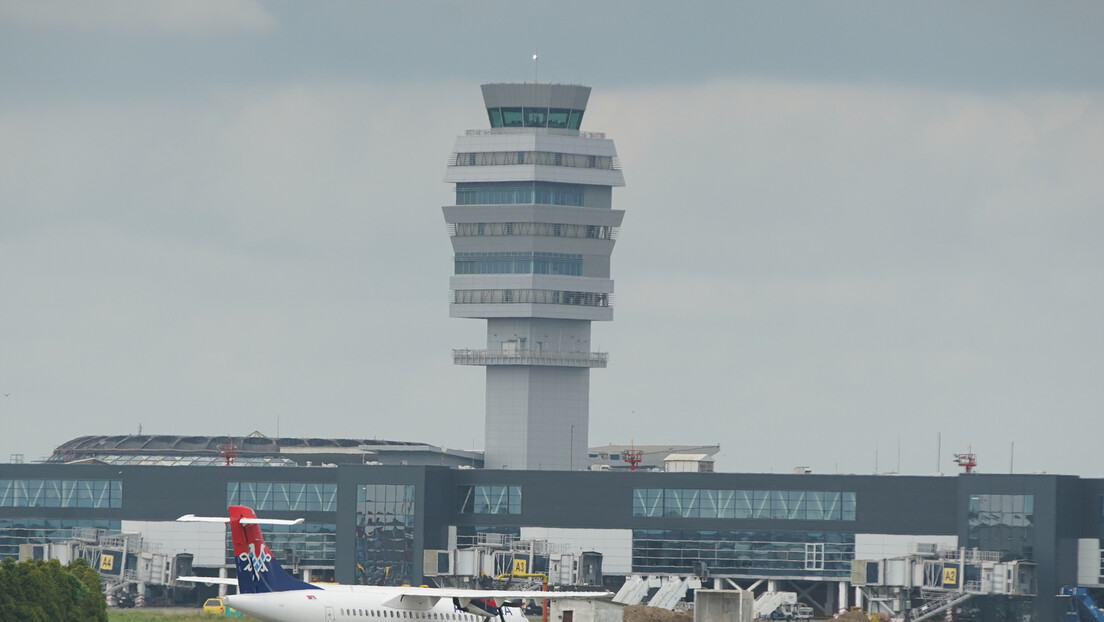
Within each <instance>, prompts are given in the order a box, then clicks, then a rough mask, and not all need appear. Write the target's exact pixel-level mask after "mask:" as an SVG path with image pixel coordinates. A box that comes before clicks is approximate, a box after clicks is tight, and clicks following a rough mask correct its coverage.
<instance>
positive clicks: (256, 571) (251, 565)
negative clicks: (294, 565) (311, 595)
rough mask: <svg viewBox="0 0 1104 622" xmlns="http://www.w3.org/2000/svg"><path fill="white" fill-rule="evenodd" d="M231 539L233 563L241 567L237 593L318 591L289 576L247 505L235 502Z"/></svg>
mask: <svg viewBox="0 0 1104 622" xmlns="http://www.w3.org/2000/svg"><path fill="white" fill-rule="evenodd" d="M227 509H228V510H229V513H230V521H229V522H230V539H231V540H232V541H233V543H234V563H235V564H236V565H237V567H238V593H239V594H263V593H265V592H287V591H291V590H317V589H320V588H319V587H318V586H315V585H311V584H309V583H304V582H303V581H300V580H299V579H296V578H295V577H293V576H291V575H289V574H288V573H287V572H286V571H285V570H284V569H283V568H282V567H281V566H280V562H279V561H278V560H277V559H276V557H275V556H274V555H273V554H272V551H270V550H269V549H268V546H267V545H266V544H265V541H264V536H263V535H262V534H261V527H260V525H259V524H258V523H257V522H256V521H257V515H256V514H254V513H253V510H252V509H251V508H248V507H246V506H244V505H232V506H230V507H229V508H227Z"/></svg>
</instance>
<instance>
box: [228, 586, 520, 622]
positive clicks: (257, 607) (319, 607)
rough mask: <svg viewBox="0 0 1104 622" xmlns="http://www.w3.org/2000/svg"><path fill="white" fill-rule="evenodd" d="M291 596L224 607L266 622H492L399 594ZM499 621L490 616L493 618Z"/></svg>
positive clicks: (369, 590) (353, 590)
mask: <svg viewBox="0 0 1104 622" xmlns="http://www.w3.org/2000/svg"><path fill="white" fill-rule="evenodd" d="M319 587H322V588H323V589H320V590H293V591H288V592H268V593H264V594H237V595H233V596H226V597H224V598H223V602H225V603H226V605H227V606H230V607H233V608H234V609H237V610H238V611H241V612H242V613H245V614H248V615H250V616H253V617H254V618H257V619H260V620H264V621H265V622H403V621H405V622H493V620H489V619H488V618H487V617H485V616H482V615H478V614H473V613H468V612H466V611H461V610H458V609H457V608H456V606H455V605H454V604H453V602H452V599H450V598H441V599H437V598H427V597H425V596H410V595H405V596H404V590H403V589H402V588H394V587H375V586H365V585H325V584H321V585H319ZM502 615H503V617H504V618H505V619H506V621H507V622H524V620H525V617H524V615H523V614H522V612H521V610H520V609H516V608H512V607H503V608H502ZM497 617H498V616H495V618H497Z"/></svg>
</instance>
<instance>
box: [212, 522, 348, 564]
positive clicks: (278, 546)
mask: <svg viewBox="0 0 1104 622" xmlns="http://www.w3.org/2000/svg"><path fill="white" fill-rule="evenodd" d="M264 538H265V544H267V545H268V548H269V550H271V551H272V554H273V555H274V556H276V557H277V558H278V559H279V560H280V563H281V564H283V565H284V567H285V568H286V569H289V570H295V569H296V568H297V567H299V566H321V567H324V568H332V567H333V565H334V556H335V551H336V548H337V527H336V525H334V524H333V523H300V524H298V525H264ZM226 563H227V564H234V563H235V561H234V543H233V542H232V541H231V539H230V531H229V530H227V532H226Z"/></svg>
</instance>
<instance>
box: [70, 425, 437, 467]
mask: <svg viewBox="0 0 1104 622" xmlns="http://www.w3.org/2000/svg"><path fill="white" fill-rule="evenodd" d="M227 445H233V448H234V452H235V453H236V455H237V456H239V457H242V458H245V457H250V458H259V457H278V456H281V455H285V454H294V455H296V456H303V455H319V456H323V455H334V454H355V455H357V456H360V455H361V454H363V453H364V449H363V447H365V446H370V447H372V448H379V447H381V446H382V447H391V448H395V449H402V448H407V447H408V448H411V449H415V448H423V447H425V446H426V445H425V444H424V443H411V442H407V441H387V440H379V439H352V438H284V437H280V438H270V437H268V436H265V435H263V434H260V433H258V432H254V433H253V434H250V435H248V436H177V435H152V434H129V435H125V436H81V437H78V438H75V439H73V440H71V441H67V442H65V443H62V444H61V445H58V446H57V448H55V449H54V453H53V455H52V456H50V458H49V460H48V462H63V463H68V462H74V461H77V460H87V459H91V458H102V457H106V456H112V457H118V456H135V455H142V456H163V457H170V456H215V457H218V456H221V455H223V449H224V448H225V446H227Z"/></svg>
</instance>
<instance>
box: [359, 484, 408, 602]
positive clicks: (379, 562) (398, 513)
mask: <svg viewBox="0 0 1104 622" xmlns="http://www.w3.org/2000/svg"><path fill="white" fill-rule="evenodd" d="M414 492H415V491H414V486H411V485H401V484H400V485H393V484H363V485H360V486H358V487H357V515H356V567H355V573H356V580H357V582H358V583H361V584H364V585H403V584H409V583H411V582H413V581H414V533H415V520H414V519H415V516H414V510H415V508H414V505H415V496H414Z"/></svg>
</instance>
